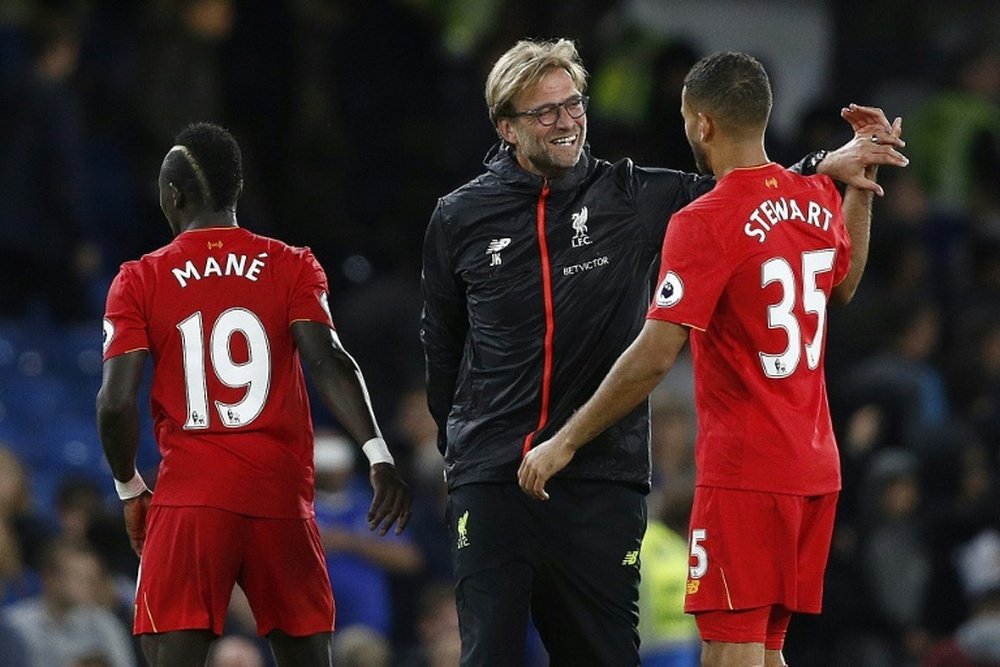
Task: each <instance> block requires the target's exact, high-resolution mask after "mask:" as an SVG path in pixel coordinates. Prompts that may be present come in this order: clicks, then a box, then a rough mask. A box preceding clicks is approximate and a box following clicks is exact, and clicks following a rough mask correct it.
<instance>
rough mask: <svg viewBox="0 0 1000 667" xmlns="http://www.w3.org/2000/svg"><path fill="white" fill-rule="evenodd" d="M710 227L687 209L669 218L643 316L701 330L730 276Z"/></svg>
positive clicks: (731, 269)
mask: <svg viewBox="0 0 1000 667" xmlns="http://www.w3.org/2000/svg"><path fill="white" fill-rule="evenodd" d="M732 271H733V266H732V262H726V261H725V249H724V247H723V245H722V244H721V243H720V241H719V239H718V238H717V237H716V235H715V234H714V233H713V226H712V225H711V224H709V223H708V222H707V221H705V220H703V219H702V218H701V217H700V216H699V215H698V214H696V213H695V212H694V211H692V210H690V209H684V210H681V211H679V212H677V213H676V214H674V216H673V218H672V219H671V220H670V224H669V225H668V226H667V233H666V235H665V236H664V239H663V251H662V254H661V257H660V278H659V281H658V282H657V287H656V292H655V293H654V295H653V301H652V303H651V304H650V307H649V312H648V313H647V315H646V317H647V318H648V319H653V320H664V321H666V322H673V323H674V324H681V325H684V326H689V327H694V328H695V329H700V330H705V329H706V328H707V327H708V323H709V320H710V319H711V318H712V313H713V311H714V310H715V306H716V303H718V301H719V297H720V295H721V294H722V291H723V290H724V289H725V287H726V283H728V282H729V278H730V276H731V275H732Z"/></svg>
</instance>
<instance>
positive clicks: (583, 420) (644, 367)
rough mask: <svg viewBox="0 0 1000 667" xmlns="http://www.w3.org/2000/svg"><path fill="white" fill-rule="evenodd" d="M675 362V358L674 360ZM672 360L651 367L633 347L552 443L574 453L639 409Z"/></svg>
mask: <svg viewBox="0 0 1000 667" xmlns="http://www.w3.org/2000/svg"><path fill="white" fill-rule="evenodd" d="M674 359H676V357H674ZM674 359H669V360H664V361H665V362H666V363H662V364H653V363H650V360H649V359H648V358H643V355H642V353H641V351H640V350H639V349H638V348H636V346H635V345H633V346H632V347H629V349H628V350H626V351H625V353H624V354H623V355H622V356H621V357H620V358H619V359H618V361H616V362H615V365H614V366H613V367H612V368H611V371H610V373H608V376H607V377H606V378H604V381H603V382H601V386H600V387H598V388H597V391H596V392H595V393H594V395H593V396H592V397H591V398H590V400H588V401H587V402H586V403H585V404H584V405H583V407H581V408H580V409H579V410H578V411H577V412H576V413H575V414H574V415H573V417H571V418H570V420H569V421H568V422H566V425H565V426H563V428H562V429H560V431H559V433H558V434H556V436H555V437H554V438H553V439H554V440H564V442H565V443H566V444H567V445H568V446H569V447H570V448H572V449H573V450H574V451H575V450H578V449H579V448H580V447H582V446H583V445H585V444H586V443H588V442H590V441H591V440H593V439H594V438H596V437H597V436H598V435H600V434H601V433H602V432H603V431H604V430H605V429H607V428H608V427H609V426H611V425H612V424H614V423H615V422H617V421H618V420H620V419H621V418H622V417H624V416H625V415H627V414H628V413H629V412H631V411H632V410H633V409H635V407H636V406H637V405H639V404H640V403H641V402H642V401H643V400H644V399H645V398H646V397H647V396H649V394H650V392H652V391H653V389H654V388H656V385H657V384H659V383H660V380H662V379H663V376H664V375H666V373H667V371H669V370H670V368H671V366H673V362H674Z"/></svg>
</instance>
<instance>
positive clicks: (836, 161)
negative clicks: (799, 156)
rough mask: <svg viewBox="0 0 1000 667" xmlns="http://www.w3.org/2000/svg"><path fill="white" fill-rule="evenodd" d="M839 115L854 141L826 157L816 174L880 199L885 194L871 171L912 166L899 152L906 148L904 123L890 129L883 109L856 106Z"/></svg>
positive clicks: (844, 110) (901, 121)
mask: <svg viewBox="0 0 1000 667" xmlns="http://www.w3.org/2000/svg"><path fill="white" fill-rule="evenodd" d="M840 115H841V117H842V118H843V119H844V120H846V121H847V122H848V123H850V124H851V128H852V129H853V130H854V138H853V139H851V140H850V141H849V142H847V143H846V144H844V145H843V146H841V147H840V148H838V149H837V150H835V151H831V152H830V153H829V154H827V156H826V157H825V158H824V159H823V161H822V162H820V163H819V165H818V166H817V168H816V171H817V172H818V173H820V174H826V175H827V176H829V177H830V178H832V179H834V180H836V181H840V182H841V183H845V184H847V185H850V186H853V187H856V188H860V189H862V190H870V191H871V192H874V193H875V194H877V195H879V196H880V197H881V196H882V195H883V194H885V192H884V191H883V190H882V186H880V185H879V184H878V183H876V182H875V181H874V180H872V178H871V176H872V171H871V170H870V169H869V168H870V167H876V166H879V165H890V166H893V167H905V166H906V165H908V164H909V163H910V160H909V159H908V158H907V157H906V156H905V155H903V154H902V153H900V152H899V151H898V150H896V149H897V148H902V147H903V146H905V145H906V144H905V142H904V141H903V140H902V138H901V135H902V131H903V119H902V118H896V120H895V121H893V123H892V124H891V125H890V124H889V121H888V120H887V119H886V117H885V114H884V113H883V112H882V110H881V109H879V108H877V107H862V106H858V105H856V104H852V105H850V106H848V107H844V108H843V109H841V112H840Z"/></svg>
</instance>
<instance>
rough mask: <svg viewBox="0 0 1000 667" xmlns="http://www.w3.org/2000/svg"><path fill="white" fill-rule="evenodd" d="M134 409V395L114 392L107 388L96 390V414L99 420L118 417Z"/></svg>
mask: <svg viewBox="0 0 1000 667" xmlns="http://www.w3.org/2000/svg"><path fill="white" fill-rule="evenodd" d="M135 410H136V402H135V397H134V396H129V395H127V394H115V392H113V391H109V390H108V389H107V388H101V390H100V391H99V392H97V416H98V419H99V420H101V421H107V420H115V419H120V418H121V417H123V416H125V415H127V414H129V413H130V412H134V411H135Z"/></svg>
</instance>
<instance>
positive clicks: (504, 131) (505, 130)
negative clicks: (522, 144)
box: [497, 118, 517, 146]
mask: <svg viewBox="0 0 1000 667" xmlns="http://www.w3.org/2000/svg"><path fill="white" fill-rule="evenodd" d="M497 134H499V135H500V138H501V139H503V140H504V141H506V142H507V143H508V144H510V145H511V146H516V145H517V134H516V133H515V132H514V121H513V120H511V119H510V118H500V119H499V120H497Z"/></svg>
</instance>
